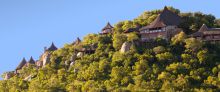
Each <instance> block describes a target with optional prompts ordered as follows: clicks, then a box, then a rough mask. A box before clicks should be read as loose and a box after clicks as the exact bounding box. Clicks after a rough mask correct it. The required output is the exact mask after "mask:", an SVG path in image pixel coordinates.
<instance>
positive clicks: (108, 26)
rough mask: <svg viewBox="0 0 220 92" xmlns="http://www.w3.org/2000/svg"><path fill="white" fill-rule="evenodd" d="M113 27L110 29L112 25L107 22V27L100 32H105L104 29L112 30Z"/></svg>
mask: <svg viewBox="0 0 220 92" xmlns="http://www.w3.org/2000/svg"><path fill="white" fill-rule="evenodd" d="M112 28H114V27H112V25H111V24H110V23H109V22H108V23H107V25H106V26H105V27H104V28H103V29H102V31H104V30H106V29H112Z"/></svg>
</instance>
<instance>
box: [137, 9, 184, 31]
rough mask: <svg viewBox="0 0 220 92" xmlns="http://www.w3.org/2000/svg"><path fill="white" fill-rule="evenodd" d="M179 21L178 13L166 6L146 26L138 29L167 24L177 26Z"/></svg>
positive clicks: (159, 26)
mask: <svg viewBox="0 0 220 92" xmlns="http://www.w3.org/2000/svg"><path fill="white" fill-rule="evenodd" d="M180 22H181V17H180V16H179V15H178V14H175V13H174V12H172V11H170V10H169V9H168V8H167V7H166V6H165V7H164V10H163V11H162V12H161V13H160V15H159V16H158V17H157V18H156V19H155V20H154V21H153V22H152V23H151V24H150V25H148V26H145V27H143V28H141V29H140V30H145V29H152V28H161V27H165V26H169V25H176V26H178V25H179V24H180Z"/></svg>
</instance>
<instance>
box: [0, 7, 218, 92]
mask: <svg viewBox="0 0 220 92" xmlns="http://www.w3.org/2000/svg"><path fill="white" fill-rule="evenodd" d="M169 9H171V10H172V11H174V12H176V13H179V14H180V15H181V16H183V17H184V19H185V21H184V22H183V23H182V25H181V27H182V28H184V29H185V30H187V31H185V33H186V34H189V33H193V32H195V30H197V29H198V28H199V27H200V26H201V25H202V23H206V24H207V25H208V26H210V27H213V26H215V27H218V26H220V25H219V24H220V22H219V20H216V19H215V17H214V16H212V15H206V14H202V13H180V11H179V10H178V9H174V8H172V7H169ZM160 11H161V10H154V11H147V12H144V13H143V14H142V15H141V16H139V17H138V18H136V19H134V20H132V21H123V22H119V23H118V24H116V25H115V28H114V33H113V34H112V35H111V34H108V35H99V34H89V35H87V36H86V37H84V39H83V41H82V42H81V43H80V44H77V45H72V44H66V45H65V46H64V47H63V48H60V49H58V50H56V51H54V52H53V53H52V56H51V59H50V60H51V63H49V64H47V65H46V66H45V67H43V68H40V69H38V70H37V69H36V68H34V66H29V67H24V68H23V69H22V70H21V73H20V74H19V75H16V76H14V77H12V78H11V79H9V80H2V81H0V92H106V91H113V92H146V91H168V92H170V91H171V92H176V91H184V92H190V91H197V92H200V91H202V92H206V91H210V92H212V91H215V92H217V91H220V44H218V43H216V44H211V43H209V42H202V41H200V40H197V39H194V38H187V36H186V34H185V33H184V32H181V33H179V34H177V35H176V36H174V37H173V38H172V40H171V41H166V40H163V39H160V38H158V39H155V40H152V41H151V42H145V43H143V42H139V40H138V39H140V38H139V36H138V34H136V33H131V34H128V35H127V36H126V35H125V34H122V32H123V31H124V30H126V29H128V28H132V27H135V25H136V24H139V25H141V26H145V25H148V24H149V23H151V22H152V21H153V20H154V19H155V18H156V16H157V15H158V13H159V12H160ZM186 20H187V21H186ZM124 42H130V43H132V46H131V50H130V51H128V52H126V53H120V51H119V50H120V49H121V46H122V44H123V43H124ZM91 44H96V45H97V48H96V50H95V53H90V54H85V55H83V56H82V57H77V58H76V60H75V61H74V64H73V65H72V66H70V65H69V64H70V62H71V57H72V56H73V55H75V53H76V52H75V49H77V48H82V47H85V48H87V47H88V46H89V45H91ZM66 62H67V63H68V64H66ZM29 75H33V78H32V79H31V80H30V81H25V80H24V78H26V77H27V76H29Z"/></svg>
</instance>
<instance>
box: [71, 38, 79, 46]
mask: <svg viewBox="0 0 220 92" xmlns="http://www.w3.org/2000/svg"><path fill="white" fill-rule="evenodd" d="M79 43H81V40H80V38H79V37H77V39H76V40H75V41H74V42H73V43H72V44H73V45H75V44H76V45H77V44H79Z"/></svg>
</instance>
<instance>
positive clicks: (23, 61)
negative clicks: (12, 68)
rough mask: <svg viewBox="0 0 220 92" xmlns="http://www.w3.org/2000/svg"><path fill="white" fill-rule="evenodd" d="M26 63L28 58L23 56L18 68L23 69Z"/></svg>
mask: <svg viewBox="0 0 220 92" xmlns="http://www.w3.org/2000/svg"><path fill="white" fill-rule="evenodd" d="M26 63H27V61H26V59H25V58H23V59H22V61H21V62H20V64H19V65H18V66H17V68H16V70H19V69H22V68H23V66H24V65H25V64H26Z"/></svg>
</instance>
